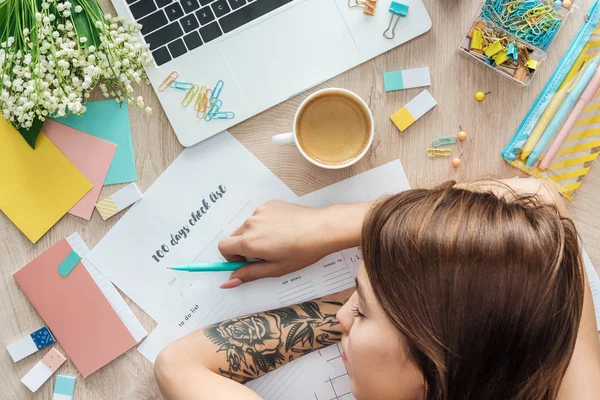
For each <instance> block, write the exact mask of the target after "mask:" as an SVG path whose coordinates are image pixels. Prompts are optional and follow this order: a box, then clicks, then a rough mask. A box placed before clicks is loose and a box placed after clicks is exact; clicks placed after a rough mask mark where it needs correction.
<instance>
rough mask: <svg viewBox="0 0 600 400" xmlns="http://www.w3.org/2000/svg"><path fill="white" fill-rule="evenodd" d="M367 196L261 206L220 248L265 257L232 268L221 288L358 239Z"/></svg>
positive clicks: (234, 256)
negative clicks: (318, 204) (329, 203)
mask: <svg viewBox="0 0 600 400" xmlns="http://www.w3.org/2000/svg"><path fill="white" fill-rule="evenodd" d="M371 204H372V203H371V202H365V203H355V204H336V205H332V206H329V207H324V208H308V207H302V206H298V205H295V204H289V203H285V202H283V201H271V202H269V203H267V204H265V205H264V206H262V207H259V208H258V209H257V210H256V211H255V212H254V214H253V215H252V217H250V218H248V219H247V220H246V222H245V223H244V225H242V226H241V227H240V228H239V229H237V230H236V231H235V232H234V233H233V234H232V236H231V237H229V238H226V239H223V240H221V242H220V243H219V250H220V251H221V254H223V256H224V257H225V258H226V259H227V260H229V261H240V260H241V259H243V258H244V257H246V258H258V259H261V260H265V262H260V263H256V264H251V265H248V266H246V267H243V268H241V269H239V270H237V271H236V272H234V273H233V274H232V275H231V277H230V280H229V281H228V282H226V283H225V284H224V285H223V286H222V288H224V289H230V288H234V287H236V286H239V285H240V284H242V283H244V282H250V281H253V280H256V279H260V278H266V277H278V276H282V275H285V274H289V273H291V272H294V271H298V270H300V269H302V268H304V267H307V266H309V265H311V264H314V263H315V262H317V261H319V260H320V259H321V258H323V257H325V256H326V255H328V254H331V253H335V252H336V251H340V250H343V249H347V248H350V247H354V246H358V245H359V244H360V231H361V228H362V223H363V219H364V217H365V215H366V213H367V211H368V210H369V208H370V207H371Z"/></svg>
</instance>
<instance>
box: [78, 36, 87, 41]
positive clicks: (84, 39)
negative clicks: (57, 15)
mask: <svg viewBox="0 0 600 400" xmlns="http://www.w3.org/2000/svg"><path fill="white" fill-rule="evenodd" d="M79 41H80V42H81V43H85V42H87V38H86V37H85V36H84V37H80V38H79Z"/></svg>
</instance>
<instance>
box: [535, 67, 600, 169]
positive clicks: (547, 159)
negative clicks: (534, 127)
mask: <svg viewBox="0 0 600 400" xmlns="http://www.w3.org/2000/svg"><path fill="white" fill-rule="evenodd" d="M599 89H600V67H598V69H596V73H594V76H593V77H592V79H591V80H590V82H589V83H588V85H587V87H586V88H585V90H584V91H583V93H582V94H581V97H580V98H579V101H577V104H576V105H575V107H574V108H573V111H571V114H569V118H567V120H566V121H565V123H564V125H563V126H562V128H561V129H560V131H559V132H558V135H556V139H554V143H552V145H551V146H550V148H549V149H548V151H547V152H546V155H545V156H544V158H543V159H542V161H541V162H540V164H539V168H540V169H548V167H549V166H550V164H551V163H552V161H553V160H554V157H556V154H557V153H558V151H559V150H560V147H561V146H562V145H563V143H564V142H565V140H566V139H567V136H569V132H571V130H572V129H573V127H574V126H575V123H576V122H577V120H578V119H579V116H580V115H581V113H582V112H583V109H584V108H585V107H586V106H587V105H588V103H589V102H590V101H592V100H593V99H594V97H596V95H597V94H598V90H599Z"/></svg>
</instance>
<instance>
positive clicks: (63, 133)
mask: <svg viewBox="0 0 600 400" xmlns="http://www.w3.org/2000/svg"><path fill="white" fill-rule="evenodd" d="M42 132H44V133H45V134H46V136H48V138H49V139H50V141H51V142H52V143H54V145H55V146H56V147H58V149H59V150H60V151H61V152H62V153H63V154H64V155H65V156H66V157H67V158H68V159H69V161H71V162H72V163H73V165H75V167H76V168H77V169H78V170H79V171H81V173H82V174H83V175H84V176H85V177H86V178H87V179H88V180H89V181H90V182H91V183H92V185H94V187H93V188H92V190H90V191H89V192H88V194H86V195H85V196H84V197H83V198H82V199H81V200H79V202H78V203H77V204H75V206H74V207H73V208H71V210H69V214H73V215H75V216H77V217H80V218H83V219H87V220H88V221H89V219H90V218H91V217H92V212H93V211H94V205H95V204H96V202H97V201H98V197H99V196H100V191H101V190H102V184H103V183H104V178H106V174H107V173H108V168H109V167H110V163H111V162H112V159H113V156H114V155H115V151H116V150H117V145H116V144H114V143H111V142H107V141H106V140H102V139H99V138H97V137H95V136H92V135H88V134H87V133H85V132H81V131H78V130H77V129H73V128H70V127H68V126H66V125H63V124H59V123H58V122H55V121H52V120H49V119H48V120H46V122H44V126H43V127H42Z"/></svg>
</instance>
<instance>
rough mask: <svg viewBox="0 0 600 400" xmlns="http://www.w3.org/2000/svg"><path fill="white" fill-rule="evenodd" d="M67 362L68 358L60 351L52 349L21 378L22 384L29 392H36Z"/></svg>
mask: <svg viewBox="0 0 600 400" xmlns="http://www.w3.org/2000/svg"><path fill="white" fill-rule="evenodd" d="M65 361H67V359H66V357H65V356H63V355H62V354H61V353H60V351H58V350H56V349H55V348H52V349H50V351H49V352H47V353H46V355H45V356H44V357H43V358H42V359H41V360H40V361H38V362H37V364H35V365H34V366H33V368H31V369H30V370H29V372H27V373H26V374H25V376H24V377H23V378H21V382H22V383H23V385H25V386H27V388H28V389H29V390H31V391H32V392H36V391H37V390H38V389H39V388H40V387H41V386H42V385H43V384H44V382H46V381H47V380H48V379H50V377H51V376H52V375H53V374H54V373H55V372H56V370H57V369H59V368H60V366H61V365H63V364H64V363H65Z"/></svg>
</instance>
